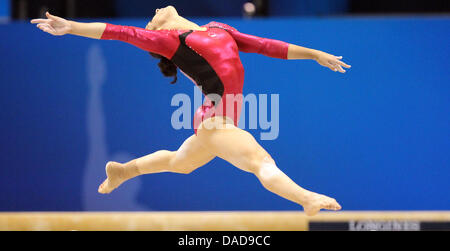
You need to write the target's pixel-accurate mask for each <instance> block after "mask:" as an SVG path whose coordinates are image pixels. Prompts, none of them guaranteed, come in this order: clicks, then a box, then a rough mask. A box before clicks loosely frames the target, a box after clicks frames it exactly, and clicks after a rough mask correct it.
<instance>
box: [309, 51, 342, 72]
mask: <svg viewBox="0 0 450 251" xmlns="http://www.w3.org/2000/svg"><path fill="white" fill-rule="evenodd" d="M314 59H315V60H316V61H317V63H319V64H320V65H322V66H325V67H328V68H330V69H331V70H332V71H339V72H341V73H344V72H345V70H344V69H343V68H342V67H345V68H350V67H351V66H350V65H348V64H346V63H344V62H342V61H341V60H340V59H342V56H339V57H337V56H334V55H331V54H328V53H326V52H323V51H317V52H316V55H315V57H314Z"/></svg>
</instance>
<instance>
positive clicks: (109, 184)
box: [98, 135, 215, 193]
mask: <svg viewBox="0 0 450 251" xmlns="http://www.w3.org/2000/svg"><path fill="white" fill-rule="evenodd" d="M214 157H215V155H213V154H211V153H209V152H208V151H207V150H206V149H205V148H204V147H203V146H202V145H201V144H200V142H199V140H198V137H197V136H196V135H192V136H191V137H189V138H188V139H186V140H185V141H184V142H183V144H182V145H181V146H180V148H179V149H178V150H177V151H168V150H160V151H157V152H154V153H152V154H149V155H146V156H144V157H141V158H137V159H134V160H132V161H129V162H127V163H125V164H121V163H117V162H112V161H110V162H108V163H107V164H106V175H107V179H106V180H105V181H104V182H103V183H102V184H101V185H100V186H99V188H98V192H99V193H110V192H111V191H113V190H114V189H116V188H117V187H118V186H120V184H122V183H123V182H125V181H127V180H129V179H131V178H133V177H136V176H138V175H142V174H150V173H160V172H174V173H184V174H188V173H190V172H192V171H194V170H195V169H197V168H199V167H201V166H203V165H205V164H206V163H208V162H209V161H211V160H212V159H213V158H214Z"/></svg>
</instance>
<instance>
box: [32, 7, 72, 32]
mask: <svg viewBox="0 0 450 251" xmlns="http://www.w3.org/2000/svg"><path fill="white" fill-rule="evenodd" d="M45 15H46V16H47V19H33V20H31V23H32V24H38V25H37V27H38V28H39V29H41V30H43V31H45V32H47V33H50V34H52V35H54V36H62V35H65V34H67V33H69V32H70V30H71V23H70V22H69V21H67V20H66V19H64V18H60V17H57V16H53V15H51V14H50V13H48V12H46V13H45Z"/></svg>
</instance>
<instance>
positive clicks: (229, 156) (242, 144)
mask: <svg viewBox="0 0 450 251" xmlns="http://www.w3.org/2000/svg"><path fill="white" fill-rule="evenodd" d="M222 124H223V120H222V118H221V117H215V119H214V118H213V119H211V118H210V119H208V120H205V121H203V123H202V124H201V125H200V127H199V129H198V131H197V135H198V138H199V139H200V141H201V142H202V143H203V144H204V146H205V147H207V148H208V151H210V152H212V153H213V154H214V155H216V156H218V157H220V158H222V159H224V160H226V161H228V162H230V163H231V164H233V165H234V166H236V167H238V168H240V169H242V170H244V171H247V172H251V173H253V174H254V175H256V177H257V178H258V179H259V181H260V182H261V184H262V185H263V186H264V187H265V188H266V189H267V190H269V191H271V192H273V193H275V194H277V195H279V196H281V197H283V198H285V199H288V200H291V201H293V202H296V203H298V204H300V205H302V206H303V208H304V210H305V213H306V214H307V215H314V214H316V213H317V212H319V210H320V209H328V210H340V209H341V206H340V205H339V204H338V203H337V202H336V200H334V199H333V198H330V197H327V196H325V195H321V194H317V193H314V192H311V191H308V190H306V189H303V188H302V187H300V186H298V185H297V184H295V183H294V182H293V181H292V180H291V179H290V178H289V177H288V176H286V174H284V173H283V172H282V171H281V170H280V169H278V167H277V166H276V164H275V161H274V160H273V159H272V158H271V156H270V155H269V154H268V153H267V152H266V151H265V150H264V149H263V148H262V147H261V146H260V145H259V144H258V142H256V140H255V139H254V138H253V136H252V135H251V134H250V133H248V132H246V131H244V130H242V129H240V128H238V127H236V126H234V125H233V124H227V125H226V128H225V129H217V128H220V126H221V125H222ZM207 128H209V129H207Z"/></svg>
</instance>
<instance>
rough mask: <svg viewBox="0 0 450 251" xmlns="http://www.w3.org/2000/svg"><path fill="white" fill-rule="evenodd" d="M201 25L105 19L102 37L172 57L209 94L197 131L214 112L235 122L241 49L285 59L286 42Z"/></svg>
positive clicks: (241, 81)
mask: <svg viewBox="0 0 450 251" xmlns="http://www.w3.org/2000/svg"><path fill="white" fill-rule="evenodd" d="M202 27H206V28H207V29H206V30H205V31H200V30H157V31H153V30H146V29H142V28H137V27H131V26H120V25H113V24H107V25H106V28H105V31H104V32H103V35H102V37H101V39H113V40H120V41H124V42H127V43H130V44H133V45H135V46H137V47H139V48H141V49H143V50H146V51H149V52H153V53H156V54H160V55H162V56H164V57H166V58H168V59H170V60H171V61H172V62H173V63H174V64H175V65H176V66H178V68H179V69H180V70H181V71H182V72H183V73H184V74H185V75H186V76H187V77H188V78H190V79H191V80H192V81H193V82H194V83H195V84H196V85H197V86H198V87H199V88H201V91H202V92H203V94H204V95H205V96H206V97H205V101H204V103H203V105H202V106H200V107H199V108H198V109H197V111H196V113H195V115H194V119H193V125H194V131H195V133H197V128H198V126H199V125H200V123H201V122H202V121H203V120H205V119H207V118H210V117H213V116H225V117H228V118H230V119H232V120H233V122H234V124H235V125H236V126H237V125H238V121H239V116H240V111H241V106H242V87H243V84H244V68H243V66H242V63H241V60H240V58H239V51H242V52H250V53H259V54H263V55H266V56H269V57H275V58H281V59H286V58H287V51H288V45H289V44H288V43H286V42H282V41H278V40H274V39H267V38H261V37H256V36H252V35H248V34H244V33H241V32H239V31H237V30H236V29H235V28H233V27H231V26H229V25H226V24H223V23H218V22H210V23H208V24H206V25H203V26H202Z"/></svg>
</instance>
